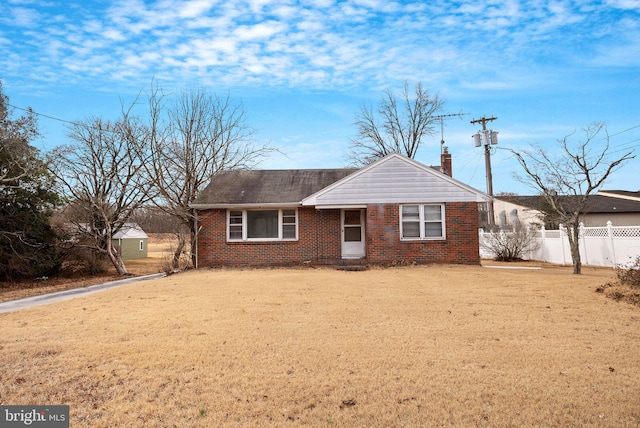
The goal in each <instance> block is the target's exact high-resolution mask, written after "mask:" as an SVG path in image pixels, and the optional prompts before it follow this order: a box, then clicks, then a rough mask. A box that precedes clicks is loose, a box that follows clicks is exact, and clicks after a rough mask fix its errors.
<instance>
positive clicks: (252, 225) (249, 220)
mask: <svg viewBox="0 0 640 428" xmlns="http://www.w3.org/2000/svg"><path fill="white" fill-rule="evenodd" d="M296 239H298V210H297V209H295V208H292V209H274V210H228V211H227V240H229V241H281V240H285V241H286V240H296Z"/></svg>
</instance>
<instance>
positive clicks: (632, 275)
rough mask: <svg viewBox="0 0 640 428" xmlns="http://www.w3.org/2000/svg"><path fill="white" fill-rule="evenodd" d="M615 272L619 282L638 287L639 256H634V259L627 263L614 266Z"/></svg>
mask: <svg viewBox="0 0 640 428" xmlns="http://www.w3.org/2000/svg"><path fill="white" fill-rule="evenodd" d="M615 272H616V278H618V282H619V283H620V284H622V285H628V286H629V287H631V288H640V256H636V258H635V260H632V261H630V262H629V263H626V264H624V265H618V266H616V268H615Z"/></svg>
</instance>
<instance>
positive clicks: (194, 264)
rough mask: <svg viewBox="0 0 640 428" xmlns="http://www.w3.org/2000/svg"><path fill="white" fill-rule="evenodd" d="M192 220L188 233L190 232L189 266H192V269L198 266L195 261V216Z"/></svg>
mask: <svg viewBox="0 0 640 428" xmlns="http://www.w3.org/2000/svg"><path fill="white" fill-rule="evenodd" d="M193 218H194V220H193V221H191V224H190V225H189V231H190V237H191V249H190V251H189V252H190V253H191V266H193V267H194V268H195V267H196V266H197V265H198V261H197V260H196V245H197V243H198V237H197V235H198V231H197V230H196V227H197V225H196V222H195V216H193Z"/></svg>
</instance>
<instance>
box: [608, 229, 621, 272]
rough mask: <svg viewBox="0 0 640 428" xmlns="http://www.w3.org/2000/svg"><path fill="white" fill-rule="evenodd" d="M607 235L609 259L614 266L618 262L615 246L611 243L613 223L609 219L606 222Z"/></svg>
mask: <svg viewBox="0 0 640 428" xmlns="http://www.w3.org/2000/svg"><path fill="white" fill-rule="evenodd" d="M607 237H608V238H609V247H610V248H611V258H612V260H611V261H612V262H613V267H616V265H617V264H618V262H617V260H616V247H615V246H614V245H613V223H611V220H609V221H608V222H607Z"/></svg>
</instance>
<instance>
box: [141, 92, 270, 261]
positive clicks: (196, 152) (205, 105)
mask: <svg viewBox="0 0 640 428" xmlns="http://www.w3.org/2000/svg"><path fill="white" fill-rule="evenodd" d="M149 107H150V122H151V123H150V127H149V128H150V130H151V132H150V136H151V138H150V144H151V147H150V148H149V150H150V153H151V157H152V162H150V163H149V168H150V171H149V174H150V176H152V177H153V180H154V185H155V187H156V189H157V192H158V194H159V195H160V197H159V198H158V199H156V200H155V201H154V202H155V204H156V206H157V207H158V208H159V209H161V210H163V211H165V212H167V213H169V214H170V215H172V216H173V217H174V219H175V220H176V221H177V222H178V224H179V225H180V226H181V227H180V228H179V229H177V230H178V232H179V231H180V230H181V229H182V230H184V229H186V230H188V236H189V238H190V245H191V246H190V249H189V251H191V259H192V262H193V263H194V264H195V254H194V253H193V251H192V249H194V248H195V245H196V239H197V232H198V231H197V230H196V223H195V211H194V210H193V209H192V208H191V203H193V201H194V200H195V199H196V197H197V196H198V194H199V193H200V191H201V190H202V189H203V188H204V187H205V186H206V185H207V184H209V182H210V181H211V180H212V178H213V177H214V176H215V175H216V174H217V173H218V172H219V171H222V170H228V169H245V168H250V167H252V166H255V165H256V164H257V163H258V162H259V161H260V160H262V158H264V157H265V156H266V155H267V154H268V153H270V152H272V151H273V149H271V148H269V147H268V146H267V145H262V146H256V145H254V144H253V143H252V142H251V137H252V135H253V130H252V129H251V128H250V127H249V126H248V125H247V124H246V117H245V116H246V114H245V110H244V107H243V106H242V104H236V103H234V102H232V101H231V99H230V98H229V96H227V97H226V98H220V97H218V96H217V95H215V94H210V93H208V92H207V91H206V90H204V89H201V90H197V91H191V92H183V93H181V94H179V95H178V96H177V97H176V98H175V99H173V100H168V99H167V97H166V96H165V95H164V94H163V93H162V91H161V90H160V89H159V88H158V87H157V86H154V85H152V90H151V95H150V97H149ZM178 232H177V233H176V236H177V237H178V240H179V243H178V246H177V247H176V249H175V252H174V257H173V267H174V268H177V267H178V266H179V262H180V255H181V254H182V253H183V251H185V248H186V244H187V243H186V239H185V235H184V234H183V233H178Z"/></svg>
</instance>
